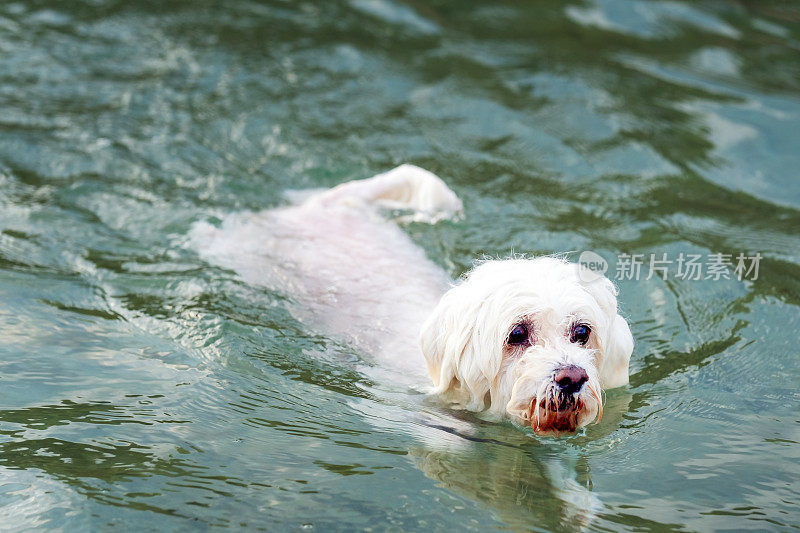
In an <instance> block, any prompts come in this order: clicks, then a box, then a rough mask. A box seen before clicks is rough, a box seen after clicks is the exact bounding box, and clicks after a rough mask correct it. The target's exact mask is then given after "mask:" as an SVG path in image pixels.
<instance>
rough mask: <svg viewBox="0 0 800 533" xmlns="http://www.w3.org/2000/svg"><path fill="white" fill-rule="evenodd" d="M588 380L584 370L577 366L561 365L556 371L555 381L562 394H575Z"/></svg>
mask: <svg viewBox="0 0 800 533" xmlns="http://www.w3.org/2000/svg"><path fill="white" fill-rule="evenodd" d="M587 381H589V375H588V374H587V373H586V370H584V369H582V368H581V367H579V366H575V365H570V366H565V367H562V368H560V369H559V370H558V372H556V376H555V382H556V385H558V387H559V388H560V389H561V391H562V392H563V393H564V394H575V393H576V392H578V391H579V390H581V387H583V384H584V383H586V382H587Z"/></svg>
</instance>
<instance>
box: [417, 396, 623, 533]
mask: <svg viewBox="0 0 800 533" xmlns="http://www.w3.org/2000/svg"><path fill="white" fill-rule="evenodd" d="M630 399H631V395H630V394H629V393H628V392H627V391H620V390H617V391H615V393H614V394H613V395H611V396H610V397H609V398H608V400H607V403H606V417H605V418H604V420H603V422H601V423H600V424H598V425H596V426H590V427H589V429H587V430H586V431H585V432H584V433H583V434H580V435H576V436H570V437H565V438H560V439H553V438H552V437H544V438H541V437H536V436H534V435H532V432H528V433H523V432H521V431H520V430H519V428H516V427H513V426H511V425H498V424H489V423H482V422H481V421H477V422H476V421H475V420H474V419H473V420H459V419H458V418H450V417H447V421H446V422H444V423H437V422H431V421H429V422H428V423H426V426H427V429H426V431H425V432H424V433H425V434H424V436H422V435H420V437H422V438H421V439H419V442H420V443H421V444H419V445H414V446H412V447H410V449H409V453H410V455H411V457H412V458H413V461H414V464H415V465H416V466H417V468H419V469H420V470H421V471H422V472H423V473H424V474H425V475H426V476H427V477H429V478H431V479H433V480H435V481H436V482H437V483H438V484H439V485H440V486H442V487H444V488H446V489H448V490H450V491H452V492H454V493H456V494H458V495H460V496H463V497H466V498H468V499H470V500H473V501H476V502H478V503H481V504H484V505H487V506H489V507H490V508H491V509H492V511H493V512H494V513H495V514H496V517H497V518H498V519H499V520H501V521H502V522H504V523H506V524H507V525H509V526H510V527H511V528H513V529H518V528H522V529H531V528H535V529H545V530H564V529H566V530H581V529H585V528H587V527H588V526H590V525H591V524H592V523H593V522H595V521H596V519H597V517H598V515H599V514H601V513H602V512H603V509H604V506H603V503H602V501H601V499H600V498H599V497H598V496H597V495H596V494H595V493H594V492H593V490H592V489H593V487H592V479H591V471H590V459H589V455H588V453H587V452H585V451H584V448H585V445H586V444H587V443H588V442H591V441H595V440H598V439H613V436H612V434H613V432H614V431H616V430H618V429H619V425H620V422H621V421H622V417H623V415H624V413H625V412H626V411H627V406H628V403H629V402H630ZM439 420H440V421H441V419H439Z"/></svg>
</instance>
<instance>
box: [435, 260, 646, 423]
mask: <svg viewBox="0 0 800 533" xmlns="http://www.w3.org/2000/svg"><path fill="white" fill-rule="evenodd" d="M582 268H583V267H581V266H579V265H576V264H571V263H567V262H564V261H561V260H559V259H555V258H552V257H541V258H536V259H507V260H501V261H488V262H484V263H482V264H480V265H479V266H477V267H476V268H475V269H473V270H472V271H471V272H470V273H469V274H468V275H467V276H466V278H465V279H464V280H463V281H462V282H461V283H460V284H458V285H456V286H455V287H453V288H452V289H450V290H449V291H448V292H447V293H446V294H445V295H444V296H443V297H442V299H441V301H440V302H439V305H438V306H437V307H436V309H435V311H434V312H433V315H432V316H431V317H430V318H429V319H428V320H427V321H426V323H425V324H424V326H423V328H422V333H421V342H422V351H423V353H424V355H425V359H426V362H427V365H428V373H429V374H430V376H431V379H432V380H433V383H434V387H435V392H437V393H445V394H448V395H449V396H450V397H451V398H453V399H455V400H456V401H457V402H459V403H461V404H463V406H464V407H466V408H467V409H470V410H472V411H482V410H484V409H488V410H489V411H491V412H492V413H494V414H496V415H503V416H506V415H507V416H510V417H511V418H512V419H513V420H515V421H518V422H522V423H525V424H530V425H531V427H533V429H534V430H535V431H536V432H537V433H562V432H571V431H575V430H576V429H577V428H579V427H582V426H585V425H586V424H588V423H589V422H591V421H593V420H595V419H599V417H600V416H602V409H603V405H602V389H603V387H605V388H611V387H617V386H620V385H624V384H626V383H627V382H628V362H629V360H630V356H631V352H632V351H633V337H632V336H631V332H630V329H629V328H628V324H627V322H625V320H624V319H623V318H622V317H621V316H620V315H619V314H618V313H617V298H616V289H615V287H614V285H613V284H612V283H611V281H609V280H608V279H607V278H605V277H603V276H595V275H591V274H590V275H588V276H587V275H585V274H586V272H585V271H582V270H581V269H582Z"/></svg>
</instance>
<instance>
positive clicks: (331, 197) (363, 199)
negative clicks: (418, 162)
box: [308, 164, 462, 224]
mask: <svg viewBox="0 0 800 533" xmlns="http://www.w3.org/2000/svg"><path fill="white" fill-rule="evenodd" d="M308 201H309V202H319V203H320V204H322V205H332V204H350V205H354V204H361V205H364V204H367V205H377V206H380V207H386V208H389V209H398V210H402V211H410V214H409V215H408V216H405V217H401V218H404V219H410V220H414V221H420V222H429V223H431V224H433V223H435V222H438V221H439V220H443V219H451V218H457V217H458V216H459V215H460V214H461V210H462V204H461V200H459V199H458V196H456V194H455V193H454V192H453V191H451V190H450V188H449V187H448V186H447V185H445V183H444V182H443V181H442V180H441V179H440V178H439V177H438V176H436V175H435V174H433V173H432V172H428V171H427V170H424V169H422V168H419V167H417V166H414V165H408V164H406V165H400V166H399V167H397V168H395V169H393V170H390V171H389V172H385V173H383V174H378V175H377V176H373V177H371V178H367V179H363V180H356V181H348V182H347V183H342V184H341V185H337V186H336V187H334V188H333V189H330V190H328V191H325V192H323V193H320V194H318V195H315V196H313V197H312V198H310V199H309V200H308Z"/></svg>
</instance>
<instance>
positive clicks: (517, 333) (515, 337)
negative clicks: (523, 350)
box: [508, 324, 528, 344]
mask: <svg viewBox="0 0 800 533" xmlns="http://www.w3.org/2000/svg"><path fill="white" fill-rule="evenodd" d="M526 342H528V328H527V327H526V326H525V324H517V325H516V326H514V329H512V330H511V333H509V334H508V344H525V343H526Z"/></svg>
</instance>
